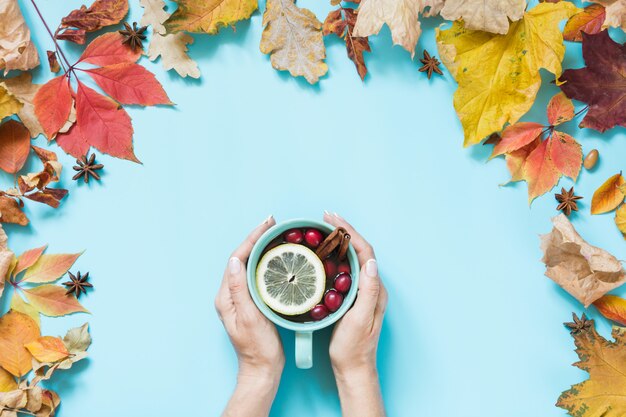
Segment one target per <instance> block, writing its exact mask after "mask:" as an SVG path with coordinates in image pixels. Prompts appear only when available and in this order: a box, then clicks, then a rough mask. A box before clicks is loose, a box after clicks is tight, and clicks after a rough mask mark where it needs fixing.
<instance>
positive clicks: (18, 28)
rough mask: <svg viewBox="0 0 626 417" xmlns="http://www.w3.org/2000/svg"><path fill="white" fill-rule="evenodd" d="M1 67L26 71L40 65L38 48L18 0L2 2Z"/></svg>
mask: <svg viewBox="0 0 626 417" xmlns="http://www.w3.org/2000/svg"><path fill="white" fill-rule="evenodd" d="M0 39H2V42H0V69H4V73H5V74H6V73H8V72H9V71H10V70H20V71H26V70H29V69H32V68H35V67H36V66H37V65H39V55H37V48H35V44H34V43H33V42H32V41H31V39H30V30H29V29H28V26H27V25H26V22H25V21H24V17H23V16H22V12H21V11H20V7H19V5H18V4H17V0H4V1H2V2H0Z"/></svg>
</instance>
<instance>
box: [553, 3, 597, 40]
mask: <svg viewBox="0 0 626 417" xmlns="http://www.w3.org/2000/svg"><path fill="white" fill-rule="evenodd" d="M605 18H606V11H605V10H604V6H602V5H600V4H592V5H590V6H587V7H585V8H584V9H583V11H582V12H580V13H577V14H575V15H574V16H572V17H570V18H569V20H568V21H567V23H566V24H565V29H563V39H565V40H566V41H574V42H582V40H583V35H582V32H585V33H588V34H590V35H593V34H596V33H598V32H600V31H601V30H602V25H603V24H604V19H605Z"/></svg>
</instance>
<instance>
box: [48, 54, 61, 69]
mask: <svg viewBox="0 0 626 417" xmlns="http://www.w3.org/2000/svg"><path fill="white" fill-rule="evenodd" d="M46 54H47V55H48V67H50V72H54V73H57V72H59V71H61V65H60V64H59V60H58V59H57V53H56V52H55V51H46Z"/></svg>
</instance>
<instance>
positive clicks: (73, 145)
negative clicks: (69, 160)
mask: <svg viewBox="0 0 626 417" xmlns="http://www.w3.org/2000/svg"><path fill="white" fill-rule="evenodd" d="M56 141H57V145H59V146H60V147H61V149H63V150H64V151H65V152H67V153H68V154H70V155H72V156H73V157H74V158H77V159H78V158H80V157H81V156H85V155H86V154H87V152H88V151H89V148H90V145H89V143H87V140H86V139H85V137H84V136H83V135H82V131H81V128H80V121H79V120H76V123H74V125H72V127H70V130H68V131H67V133H60V134H58V135H57V137H56Z"/></svg>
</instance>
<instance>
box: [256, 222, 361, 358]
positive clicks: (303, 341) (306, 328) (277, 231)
mask: <svg viewBox="0 0 626 417" xmlns="http://www.w3.org/2000/svg"><path fill="white" fill-rule="evenodd" d="M308 227H312V228H316V229H319V230H321V231H322V232H324V233H326V234H329V233H331V232H332V231H333V230H334V227H333V226H331V225H329V224H327V223H323V222H320V221H316V220H306V219H294V220H287V221H285V222H282V223H279V224H277V225H275V226H273V227H272V228H270V229H269V230H267V231H266V232H265V233H264V234H263V235H262V236H261V237H260V238H259V240H258V241H257V243H256V244H255V245H254V247H253V248H252V252H251V253H250V257H249V258H248V289H249V290H250V295H251V296H252V299H253V300H254V303H255V304H256V306H257V307H258V308H259V310H261V313H263V315H264V316H265V317H267V318H268V319H269V320H270V321H272V322H273V323H274V324H277V325H278V326H280V327H284V328H285V329H289V330H293V331H294V332H296V366H297V367H298V368H302V369H308V368H310V367H312V366H313V332H314V331H316V330H320V329H323V328H324V327H328V326H330V325H332V324H333V323H335V322H336V321H337V320H339V319H340V318H341V317H342V316H343V315H344V314H345V313H346V312H347V311H348V310H349V309H350V307H352V304H353V303H354V300H355V299H356V293H357V288H358V285H359V260H358V258H357V256H356V252H355V251H354V248H353V247H352V245H350V247H349V248H348V255H347V260H348V262H349V263H350V270H351V271H352V273H351V275H352V286H351V287H350V291H348V294H346V295H345V297H344V301H343V303H342V304H341V307H339V310H337V311H335V312H334V313H331V314H330V315H329V316H328V317H326V318H324V319H322V320H320V321H315V322H308V323H297V322H293V321H289V320H287V319H285V318H283V317H281V316H279V315H278V314H276V313H275V312H274V311H272V309H270V308H269V307H268V306H267V305H266V304H265V303H264V302H263V300H262V299H261V296H260V295H259V291H258V288H257V284H256V268H257V264H258V262H259V259H260V257H261V253H262V252H263V249H265V247H266V246H267V245H269V243H270V242H271V241H272V240H274V239H275V238H276V237H278V236H280V235H281V234H283V233H284V232H286V231H287V230H289V229H294V228H308Z"/></svg>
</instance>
